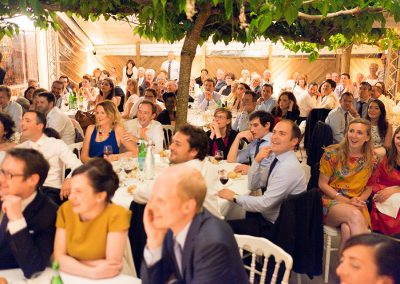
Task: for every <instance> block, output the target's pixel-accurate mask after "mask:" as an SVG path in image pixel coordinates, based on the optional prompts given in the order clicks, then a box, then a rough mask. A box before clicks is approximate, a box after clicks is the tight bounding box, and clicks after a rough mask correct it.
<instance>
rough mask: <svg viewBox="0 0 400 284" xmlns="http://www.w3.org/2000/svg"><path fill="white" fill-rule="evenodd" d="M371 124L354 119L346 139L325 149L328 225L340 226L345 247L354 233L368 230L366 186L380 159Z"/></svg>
mask: <svg viewBox="0 0 400 284" xmlns="http://www.w3.org/2000/svg"><path fill="white" fill-rule="evenodd" d="M371 144H372V143H371V124H370V122H369V121H368V120H366V119H362V118H356V119H353V120H352V121H350V123H349V126H348V128H347V132H346V134H345V138H344V139H343V140H342V142H340V143H339V144H334V145H331V146H329V147H327V148H326V149H325V152H324V154H323V156H322V158H321V161H320V174H319V181H318V184H319V188H320V189H321V191H322V203H323V213H324V222H325V224H327V225H329V226H332V227H340V228H341V232H342V242H341V247H342V246H343V244H344V243H345V242H346V240H347V239H348V238H349V237H350V236H353V235H357V234H362V233H366V232H367V231H368V227H369V226H370V217H369V213H368V209H367V206H366V201H367V199H368V198H369V196H370V194H371V190H370V189H368V188H366V185H367V182H368V179H369V177H370V176H371V174H372V172H373V169H374V168H375V166H376V164H377V162H378V158H377V156H376V155H375V154H374V152H373V151H372V146H371Z"/></svg>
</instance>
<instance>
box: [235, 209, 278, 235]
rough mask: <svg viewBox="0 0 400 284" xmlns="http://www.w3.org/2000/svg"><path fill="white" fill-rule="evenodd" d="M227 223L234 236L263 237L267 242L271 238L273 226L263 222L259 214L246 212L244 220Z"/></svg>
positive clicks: (263, 219)
mask: <svg viewBox="0 0 400 284" xmlns="http://www.w3.org/2000/svg"><path fill="white" fill-rule="evenodd" d="M227 222H228V224H229V225H230V226H231V228H232V230H233V232H234V233H235V234H239V235H250V236H254V237H263V238H266V239H269V240H270V239H271V238H272V229H273V226H274V224H272V223H271V222H269V221H267V220H265V218H264V217H263V216H262V215H261V213H258V212H246V218H245V219H242V220H230V221H227Z"/></svg>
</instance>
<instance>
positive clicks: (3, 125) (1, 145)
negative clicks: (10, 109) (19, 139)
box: [0, 112, 15, 156]
mask: <svg viewBox="0 0 400 284" xmlns="http://www.w3.org/2000/svg"><path fill="white" fill-rule="evenodd" d="M14 133H15V123H14V121H13V120H12V118H11V116H9V115H8V114H6V113H1V112H0V151H6V150H8V149H10V148H12V147H14V146H15V142H14V141H13V135H14ZM1 156H3V155H1Z"/></svg>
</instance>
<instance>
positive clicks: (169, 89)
mask: <svg viewBox="0 0 400 284" xmlns="http://www.w3.org/2000/svg"><path fill="white" fill-rule="evenodd" d="M177 90H178V84H177V83H176V81H174V80H169V81H167V83H166V84H165V92H166V93H174V94H176V91H177Z"/></svg>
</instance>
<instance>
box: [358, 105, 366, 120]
mask: <svg viewBox="0 0 400 284" xmlns="http://www.w3.org/2000/svg"><path fill="white" fill-rule="evenodd" d="M359 103H360V105H359V107H358V114H359V115H360V117H362V116H363V105H364V104H365V102H359Z"/></svg>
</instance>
